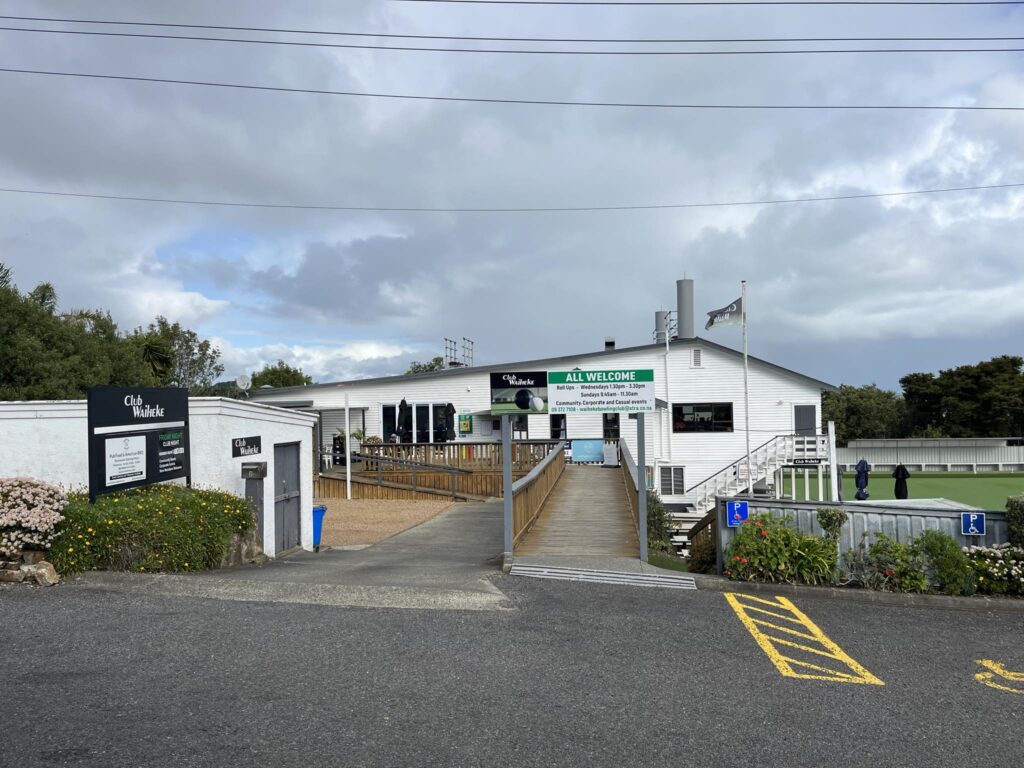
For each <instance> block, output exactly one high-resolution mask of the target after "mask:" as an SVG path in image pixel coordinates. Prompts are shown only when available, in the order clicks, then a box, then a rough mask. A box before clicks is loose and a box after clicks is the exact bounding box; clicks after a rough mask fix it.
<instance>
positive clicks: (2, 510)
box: [0, 477, 67, 558]
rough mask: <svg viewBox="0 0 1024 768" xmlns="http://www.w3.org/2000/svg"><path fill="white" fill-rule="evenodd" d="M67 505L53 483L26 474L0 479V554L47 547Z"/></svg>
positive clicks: (13, 555)
mask: <svg viewBox="0 0 1024 768" xmlns="http://www.w3.org/2000/svg"><path fill="white" fill-rule="evenodd" d="M66 504H67V496H65V495H64V492H63V491H62V490H60V489H59V488H56V487H55V486H52V485H49V484H47V483H43V482H41V481H39V480H32V479H31V478H27V477H8V478H0V556H3V557H10V558H16V557H18V556H19V555H20V554H21V551H22V550H23V549H49V548H50V545H51V543H52V542H53V539H54V537H55V536H56V532H55V531H54V527H55V526H56V525H57V524H58V523H60V522H61V521H62V520H63V519H64V517H63V515H61V511H62V510H63V509H64V506H65V505H66Z"/></svg>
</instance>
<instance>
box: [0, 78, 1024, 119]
mask: <svg viewBox="0 0 1024 768" xmlns="http://www.w3.org/2000/svg"><path fill="white" fill-rule="evenodd" d="M0 72H8V73H12V74H21V75H45V76H52V77H76V78H86V79H95V80H120V81H127V82H136V83H169V84H172V85H192V86H202V87H210V88H235V89H239V90H244V91H267V92H273V93H303V94H312V95H317V96H352V97H364V98H373V99H397V100H406V101H440V102H452V103H473V104H518V105H537V106H561V107H620V108H632V109H690V110H707V109H731V110H901V111H910V110H915V111H953V112H1024V107H1007V106H958V105H953V104H949V105H918V104H914V105H909V104H669V103H657V102H646V103H645V102H628V101H560V100H555V99H497V98H480V97H471V96H422V95H417V94H403V93H371V92H368V91H335V90H327V89H319V88H287V87H285V86H273V85H248V84H245V83H219V82H213V81H207V80H174V79H170V78H165V77H137V76H131V75H101V74H96V73H90V72H55V71H49V70H40V69H15V68H11V67H0Z"/></svg>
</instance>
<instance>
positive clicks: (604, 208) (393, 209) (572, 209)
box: [0, 182, 1024, 213]
mask: <svg viewBox="0 0 1024 768" xmlns="http://www.w3.org/2000/svg"><path fill="white" fill-rule="evenodd" d="M1021 187H1024V182H1020V183H1014V184H986V185H979V186H970V187H945V188H941V189H916V190H911V191H905V192H866V193H862V194H855V195H828V196H821V197H796V198H775V199H766V200H739V201H730V202H710V203H673V204H665V205H596V206H564V207H514V208H427V207H403V206H375V205H374V206H370V205H300V204H297V203H253V202H238V201H225V200H191V199H180V198H168V197H138V196H134V195H102V194H93V193H88V192H58V191H54V190H42V189H15V188H3V187H0V192H6V193H10V194H19V195H47V196H53V197H73V198H90V199H94V200H118V201H127V202H137V203H165V204H171V205H200V206H215V207H226V208H265V209H282V210H301V211H355V212H367V213H597V212H608V211H667V210H681V209H685V208H731V207H740V206H746V207H749V206H758V205H784V204H791V203H822V202H835V201H841V200H868V199H875V198H884V197H909V196H912V195H933V194H944V193H949V192H980V191H987V190H995V189H1017V188H1021Z"/></svg>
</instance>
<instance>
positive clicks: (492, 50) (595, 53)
mask: <svg viewBox="0 0 1024 768" xmlns="http://www.w3.org/2000/svg"><path fill="white" fill-rule="evenodd" d="M0 32H36V33H43V34H51V35H85V36H90V37H120V38H143V39H152V40H187V41H193V42H195V41H198V42H212V43H247V44H250V45H283V46H298V47H304V48H344V49H355V50H369V51H420V52H430V53H485V54H502V53H504V54H509V53H511V54H530V55H547V56H771V55H779V54H816V53H817V54H825V53H827V54H835V53H1020V52H1024V48H991V47H989V48H840V49H836V48H802V49H767V50H711V51H708V50H701V51H664V50H662V51H650V50H647V51H608V50H602V51H593V50H590V51H588V50H543V49H536V48H533V49H524V48H439V47H428V46H412V45H372V44H369V43H313V42H304V41H297V40H253V39H249V38H240V37H204V36H201V35H166V34H156V33H151V32H101V31H97V30H84V29H39V28H29V27H2V26H0Z"/></svg>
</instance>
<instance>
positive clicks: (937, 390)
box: [900, 355, 1024, 437]
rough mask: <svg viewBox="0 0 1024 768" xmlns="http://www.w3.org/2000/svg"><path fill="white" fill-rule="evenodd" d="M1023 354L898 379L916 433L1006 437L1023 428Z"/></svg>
mask: <svg viewBox="0 0 1024 768" xmlns="http://www.w3.org/2000/svg"><path fill="white" fill-rule="evenodd" d="M1022 368H1024V358H1022V357H1019V356H1015V355H1001V356H999V357H994V358H992V359H991V360H986V361H982V362H980V363H977V364H975V365H961V366H958V367H956V368H950V369H948V370H943V371H940V372H939V374H938V376H936V375H934V374H931V373H913V374H909V375H908V376H904V377H903V378H902V379H900V384H901V385H902V386H903V396H904V399H905V400H906V402H907V415H908V429H909V432H910V434H913V435H928V436H936V435H943V436H947V437H1005V436H1009V435H1020V434H1022V433H1024V372H1022Z"/></svg>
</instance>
